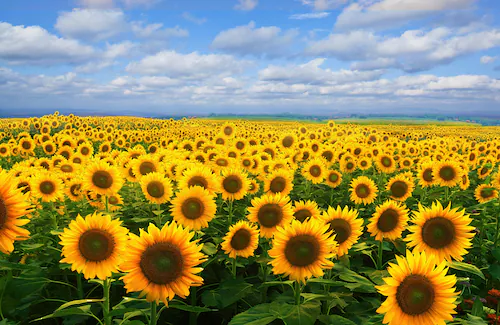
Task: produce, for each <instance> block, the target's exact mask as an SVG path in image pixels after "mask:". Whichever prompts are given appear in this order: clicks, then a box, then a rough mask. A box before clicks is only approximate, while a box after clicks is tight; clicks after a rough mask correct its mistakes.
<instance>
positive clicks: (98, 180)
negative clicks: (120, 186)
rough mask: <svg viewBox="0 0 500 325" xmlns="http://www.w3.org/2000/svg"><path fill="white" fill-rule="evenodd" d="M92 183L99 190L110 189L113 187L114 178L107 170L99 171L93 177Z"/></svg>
mask: <svg viewBox="0 0 500 325" xmlns="http://www.w3.org/2000/svg"><path fill="white" fill-rule="evenodd" d="M92 183H93V184H94V185H95V186H97V187H99V188H110V187H111V185H113V177H112V176H111V174H110V173H108V172H107V171H105V170H98V171H96V172H95V173H94V175H92Z"/></svg>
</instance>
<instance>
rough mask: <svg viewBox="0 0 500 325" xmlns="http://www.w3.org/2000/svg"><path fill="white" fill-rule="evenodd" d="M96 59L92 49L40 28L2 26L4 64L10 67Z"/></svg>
mask: <svg viewBox="0 0 500 325" xmlns="http://www.w3.org/2000/svg"><path fill="white" fill-rule="evenodd" d="M96 55H97V54H96V51H95V49H94V48H92V47H91V46H87V45H83V44H81V43H79V42H78V41H76V40H68V39H64V38H60V37H57V36H55V35H52V34H50V33H49V32H48V31H47V30H45V29H43V28H41V27H40V26H22V25H21V26H13V25H11V24H9V23H3V22H0V60H5V61H7V62H8V63H10V64H40V65H50V64H73V63H80V62H84V61H87V60H89V59H91V58H93V57H95V56H96Z"/></svg>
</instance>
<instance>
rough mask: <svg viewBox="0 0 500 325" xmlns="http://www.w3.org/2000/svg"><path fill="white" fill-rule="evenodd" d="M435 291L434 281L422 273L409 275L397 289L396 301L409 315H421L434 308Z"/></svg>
mask: <svg viewBox="0 0 500 325" xmlns="http://www.w3.org/2000/svg"><path fill="white" fill-rule="evenodd" d="M434 299H435V292H434V287H433V285H432V283H431V282H430V281H429V279H427V278H426V277H424V276H422V275H417V274H412V275H409V276H407V277H406V278H405V279H404V280H403V282H401V284H400V285H399V287H398V289H397V291H396V301H397V303H398V305H399V307H400V308H401V310H402V311H403V312H404V313H405V314H407V315H412V316H415V315H421V314H424V313H425V312H427V311H428V310H429V309H431V308H432V306H433V304H434Z"/></svg>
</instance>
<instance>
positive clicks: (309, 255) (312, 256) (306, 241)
mask: <svg viewBox="0 0 500 325" xmlns="http://www.w3.org/2000/svg"><path fill="white" fill-rule="evenodd" d="M319 251H320V245H319V242H318V240H317V239H316V238H315V237H314V236H311V235H297V236H295V237H292V238H290V239H289V240H288V242H287V243H286V247H285V257H286V259H287V260H288V262H290V264H291V265H293V266H302V267H303V266H307V265H310V264H312V263H314V262H315V261H316V260H317V258H318V256H319Z"/></svg>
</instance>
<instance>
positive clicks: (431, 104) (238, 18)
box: [0, 0, 500, 117]
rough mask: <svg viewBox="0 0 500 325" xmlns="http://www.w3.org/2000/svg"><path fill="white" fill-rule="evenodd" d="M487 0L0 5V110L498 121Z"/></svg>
mask: <svg viewBox="0 0 500 325" xmlns="http://www.w3.org/2000/svg"><path fill="white" fill-rule="evenodd" d="M499 17H500V1H497V0H212V1H206V0H181V1H178V0H45V1H39V0H16V1H1V2H0V113H1V114H0V115H9V113H12V114H22V113H23V112H27V113H28V112H29V113H30V114H37V113H45V112H47V111H48V112H50V111H54V110H56V109H59V110H72V111H75V112H77V113H80V114H85V113H88V114H92V113H100V114H106V113H109V114H141V115H146V116H154V115H172V114H173V115H202V114H208V113H241V114H262V113H285V112H288V113H303V114H308V115H309V114H317V115H329V116H335V115H341V114H348V113H361V114H364V113H372V114H410V115H419V114H425V113H437V114H446V115H460V114H461V115H464V114H465V115H489V116H496V117H500V80H499V77H500V18H499Z"/></svg>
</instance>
